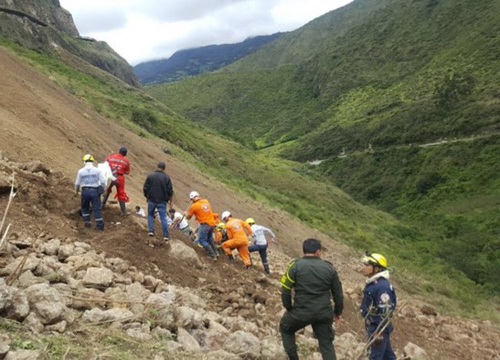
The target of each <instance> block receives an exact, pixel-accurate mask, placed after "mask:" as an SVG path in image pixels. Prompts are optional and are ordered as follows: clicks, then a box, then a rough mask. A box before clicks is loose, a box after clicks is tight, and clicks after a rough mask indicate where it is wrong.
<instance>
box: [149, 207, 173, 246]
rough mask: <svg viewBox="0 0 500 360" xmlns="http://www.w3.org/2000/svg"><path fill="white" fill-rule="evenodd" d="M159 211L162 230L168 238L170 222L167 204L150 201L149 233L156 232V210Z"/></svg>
mask: <svg viewBox="0 0 500 360" xmlns="http://www.w3.org/2000/svg"><path fill="white" fill-rule="evenodd" d="M156 209H158V215H159V216H160V221H161V229H162V231H163V237H166V238H168V237H169V232H168V222H167V203H165V202H159V203H156V202H152V201H148V232H150V233H154V232H155V218H154V215H155V210H156Z"/></svg>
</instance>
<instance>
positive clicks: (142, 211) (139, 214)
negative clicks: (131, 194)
mask: <svg viewBox="0 0 500 360" xmlns="http://www.w3.org/2000/svg"><path fill="white" fill-rule="evenodd" d="M135 214H136V215H137V216H140V217H146V213H145V212H144V209H142V208H141V209H139V210H138V211H136V212H135Z"/></svg>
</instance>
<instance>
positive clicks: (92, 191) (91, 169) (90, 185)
mask: <svg viewBox="0 0 500 360" xmlns="http://www.w3.org/2000/svg"><path fill="white" fill-rule="evenodd" d="M83 162H84V164H85V165H84V166H83V168H81V169H80V170H78V174H77V175H76V181H75V191H76V193H77V194H78V193H79V192H80V191H81V193H82V195H81V206H82V218H83V224H84V225H85V227H91V223H90V205H92V209H93V210H94V219H95V222H96V227H97V230H101V231H103V230H104V220H103V218H102V208H101V194H102V193H103V192H104V186H105V185H106V180H105V178H104V174H103V173H102V172H101V171H100V170H99V169H98V168H96V167H95V166H94V157H93V156H92V155H90V154H87V155H84V156H83Z"/></svg>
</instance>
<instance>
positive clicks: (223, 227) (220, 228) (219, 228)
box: [217, 223, 226, 230]
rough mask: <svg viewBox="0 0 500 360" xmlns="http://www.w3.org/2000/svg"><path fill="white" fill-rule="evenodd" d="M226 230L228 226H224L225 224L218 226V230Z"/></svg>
mask: <svg viewBox="0 0 500 360" xmlns="http://www.w3.org/2000/svg"><path fill="white" fill-rule="evenodd" d="M225 228H226V224H224V223H219V224H218V225H217V230H222V229H225Z"/></svg>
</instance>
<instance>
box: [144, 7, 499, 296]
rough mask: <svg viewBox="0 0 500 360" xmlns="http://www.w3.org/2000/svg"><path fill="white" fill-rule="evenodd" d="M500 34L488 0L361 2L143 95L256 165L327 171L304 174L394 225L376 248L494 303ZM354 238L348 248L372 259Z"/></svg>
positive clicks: (382, 228) (359, 238) (369, 239)
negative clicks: (255, 154) (261, 160)
mask: <svg viewBox="0 0 500 360" xmlns="http://www.w3.org/2000/svg"><path fill="white" fill-rule="evenodd" d="M499 33H500V3H499V2H498V1H494V0H485V1H480V2H478V1H474V0H379V1H368V0H358V1H354V2H353V3H351V4H350V5H348V6H346V7H344V8H342V9H339V10H338V11H334V12H332V13H329V14H326V15H324V16H322V17H320V18H318V19H316V20H315V21H313V22H311V23H310V24H307V25H306V26H304V27H303V28H301V29H298V30H297V31H294V32H292V33H289V34H285V35H284V36H282V37H281V38H280V39H279V40H277V41H276V42H273V43H271V44H269V45H267V46H266V47H264V48H262V49H261V50H260V51H259V52H256V53H254V54H252V55H250V56H248V57H245V58H244V59H242V60H240V61H238V62H236V63H234V64H232V65H230V66H228V67H226V68H224V69H222V70H221V71H220V72H219V73H217V74H208V75H205V76H202V77H198V78H193V79H189V80H186V81H183V82H180V83H175V84H169V85H159V86H154V87H151V88H148V92H149V93H151V94H152V95H154V96H155V97H156V98H158V99H160V100H161V101H162V102H163V103H165V104H166V105H167V106H169V107H171V108H172V109H174V110H175V111H177V112H178V113H180V114H182V115H184V116H186V117H187V118H189V119H191V120H192V121H194V122H198V123H202V124H205V125H207V126H210V127H211V128H213V129H216V130H217V131H218V132H220V133H222V134H224V135H225V136H227V137H230V138H232V139H233V140H236V141H238V142H240V143H241V144H243V145H245V146H246V147H248V148H256V149H259V150H261V153H262V154H263V155H264V154H265V155H267V156H269V157H271V156H275V155H278V156H281V157H283V158H286V159H289V160H294V161H300V162H302V163H305V162H306V161H313V160H322V162H321V165H320V166H309V167H306V170H303V169H302V170H301V173H302V174H306V176H308V177H312V178H315V179H318V181H320V182H321V181H324V180H325V179H327V180H328V181H329V182H330V183H331V184H334V185H336V186H339V187H340V188H341V189H343V190H345V191H346V192H347V193H348V194H350V195H351V196H352V197H353V198H355V199H356V200H358V201H360V202H362V203H363V204H366V205H369V206H372V207H375V208H378V209H380V210H382V211H385V212H388V213H390V214H391V215H393V216H395V217H396V218H397V219H398V220H399V221H400V222H399V224H398V226H394V227H392V226H386V225H385V224H384V223H380V224H378V225H377V226H376V228H377V230H378V231H381V232H383V233H384V235H385V234H386V233H389V234H390V236H381V237H380V239H382V244H381V245H377V246H381V247H384V246H388V247H389V248H388V250H387V251H388V253H389V254H391V255H393V256H395V257H396V258H398V259H400V261H402V262H405V263H406V262H407V261H409V262H411V265H408V266H409V267H410V268H412V269H413V270H417V271H419V270H421V269H423V270H424V271H425V272H434V273H435V274H437V273H440V274H449V276H450V277H453V278H454V279H455V280H457V281H461V280H458V279H459V278H460V276H458V275H457V274H465V275H466V276H467V279H468V281H466V280H464V282H463V283H462V284H463V285H464V287H469V286H473V285H472V284H473V283H475V284H476V285H477V286H478V288H480V289H481V290H482V291H485V292H486V293H488V294H490V296H494V297H495V296H498V295H499V294H500V290H499V289H500V286H499V285H500V280H499V277H498V276H497V274H498V272H499V271H500V243H499V240H498V239H499V233H500V220H499V218H500V192H499V188H500V183H499V180H498V178H499V176H498V174H499V173H500V165H498V164H500V144H499V139H498V138H499V136H500V92H499V91H498V88H499V86H500V73H499V71H498V60H497V59H496V58H497V54H498V52H499V50H500V37H498V34H499ZM433 143H435V146H431V144H433ZM426 144H427V145H426ZM341 154H345V155H346V156H345V157H344V156H341V157H339V155H341ZM294 166H295V168H300V167H299V166H298V165H294ZM277 200H278V199H277ZM278 201H279V200H278ZM319 203H321V202H319ZM285 208H286V207H285ZM295 214H296V213H295ZM307 214H309V213H307ZM298 216H299V217H300V218H303V219H306V216H304V215H302V214H299V215H298ZM313 217H316V215H310V214H309V218H313ZM307 221H313V222H314V220H311V219H307ZM315 225H316V226H318V227H320V228H321V225H318V224H316V223H315ZM332 225H333V226H335V227H336V228H337V229H338V228H343V226H344V224H338V223H333V224H332ZM343 230H344V229H343ZM352 230H354V229H349V230H346V232H347V233H349V234H351V235H352V234H354V233H356V231H355V232H351V231H352ZM360 232H361V233H362V231H360ZM360 232H358V233H357V234H358V236H357V238H356V241H355V242H354V243H355V244H354V245H355V246H357V247H361V248H362V247H363V246H367V247H369V248H372V247H373V245H372V246H369V244H370V242H371V244H373V240H374V238H372V237H370V236H367V237H366V241H363V239H364V238H365V237H364V236H363V235H364V234H360ZM375 233H376V232H373V234H375ZM370 235H371V234H370ZM393 238H395V239H397V241H396V242H395V243H393V241H394V240H393ZM348 239H349V235H348V236H346V241H349V240H348ZM377 244H379V242H377ZM394 244H397V246H393V245H394ZM399 246H401V249H400V248H399ZM431 269H432V270H431ZM434 276H435V277H436V281H433V284H435V283H440V284H442V282H441V280H437V277H438V275H434ZM437 286H438V287H439V286H440V285H437ZM417 288H419V286H417ZM432 291H435V292H438V293H442V294H455V293H457V291H454V290H450V289H447V290H442V289H441V290H440V289H437V288H436V287H434V290H432ZM450 296H455V295H450Z"/></svg>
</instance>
